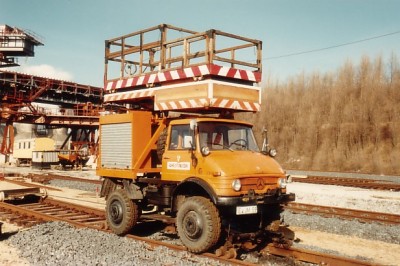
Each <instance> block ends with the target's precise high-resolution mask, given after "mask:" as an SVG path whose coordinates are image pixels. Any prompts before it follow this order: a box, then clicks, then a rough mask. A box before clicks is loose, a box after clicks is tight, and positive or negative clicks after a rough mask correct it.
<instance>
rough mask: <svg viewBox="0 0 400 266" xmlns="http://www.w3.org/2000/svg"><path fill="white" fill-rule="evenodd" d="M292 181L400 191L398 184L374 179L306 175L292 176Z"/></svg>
mask: <svg viewBox="0 0 400 266" xmlns="http://www.w3.org/2000/svg"><path fill="white" fill-rule="evenodd" d="M292 180H293V181H294V182H300V183H312V184H322V185H336V186H347V187H359V188H366V189H377V190H390V191H400V184H397V183H390V182H388V181H386V182H385V181H382V180H375V179H361V178H348V177H326V176H308V177H307V178H298V177H294V178H293V179H292Z"/></svg>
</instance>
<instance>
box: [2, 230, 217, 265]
mask: <svg viewBox="0 0 400 266" xmlns="http://www.w3.org/2000/svg"><path fill="white" fill-rule="evenodd" d="M6 242H7V243H8V244H10V245H12V246H14V247H17V248H18V249H19V250H20V251H21V256H22V257H24V258H26V259H27V260H28V261H29V262H30V263H31V264H32V265H38V266H41V265H224V264H221V263H220V262H218V261H215V260H211V259H207V258H202V257H197V256H194V255H193V254H191V253H189V252H176V251H173V250H171V249H168V248H165V247H151V246H149V245H147V244H146V243H144V242H141V241H135V240H132V239H127V238H123V237H118V236H116V235H113V234H107V233H103V232H100V231H96V230H92V229H85V228H84V229H76V228H73V227H71V226H70V225H68V224H65V223H61V222H52V223H45V224H41V225H37V226H35V227H32V228H30V229H29V230H25V231H21V232H19V233H18V234H15V235H13V236H11V237H10V238H9V239H7V240H6Z"/></svg>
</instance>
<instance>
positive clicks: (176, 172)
mask: <svg viewBox="0 0 400 266" xmlns="http://www.w3.org/2000/svg"><path fill="white" fill-rule="evenodd" d="M195 143H196V142H195V140H194V139H193V135H192V133H191V131H190V128H189V125H172V126H171V127H170V132H169V134H168V139H167V143H166V147H165V152H164V154H163V157H162V175H161V179H162V180H166V181H182V180H184V179H186V178H188V177H191V176H193V175H194V173H195V172H196V171H195V165H194V164H193V163H192V153H193V152H194V151H192V149H193V148H194V147H195V145H196V144H195Z"/></svg>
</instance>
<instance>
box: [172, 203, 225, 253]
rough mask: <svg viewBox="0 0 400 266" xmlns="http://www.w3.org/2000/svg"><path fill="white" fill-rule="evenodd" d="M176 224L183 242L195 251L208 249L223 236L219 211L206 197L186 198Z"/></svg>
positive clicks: (200, 251) (199, 251) (180, 208)
mask: <svg viewBox="0 0 400 266" xmlns="http://www.w3.org/2000/svg"><path fill="white" fill-rule="evenodd" d="M176 225H177V230H178V235H179V238H180V239H181V241H182V243H183V244H184V245H185V246H186V247H187V249H188V250H189V251H191V252H193V253H202V252H206V251H208V250H209V249H210V248H212V247H213V246H215V244H216V243H217V242H218V240H219V238H220V236H221V218H220V216H219V212H218V210H217V208H216V207H215V205H214V204H213V203H212V202H211V201H210V200H209V199H207V198H204V197H199V196H195V197H189V198H186V199H185V200H184V201H183V202H182V205H181V206H180V207H179V210H178V214H177V218H176Z"/></svg>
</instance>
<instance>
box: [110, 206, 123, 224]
mask: <svg viewBox="0 0 400 266" xmlns="http://www.w3.org/2000/svg"><path fill="white" fill-rule="evenodd" d="M109 213H110V216H111V220H112V222H113V223H115V224H119V223H121V221H122V218H123V211H122V205H121V203H120V202H118V201H114V202H113V203H111V205H110V212H109Z"/></svg>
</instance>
